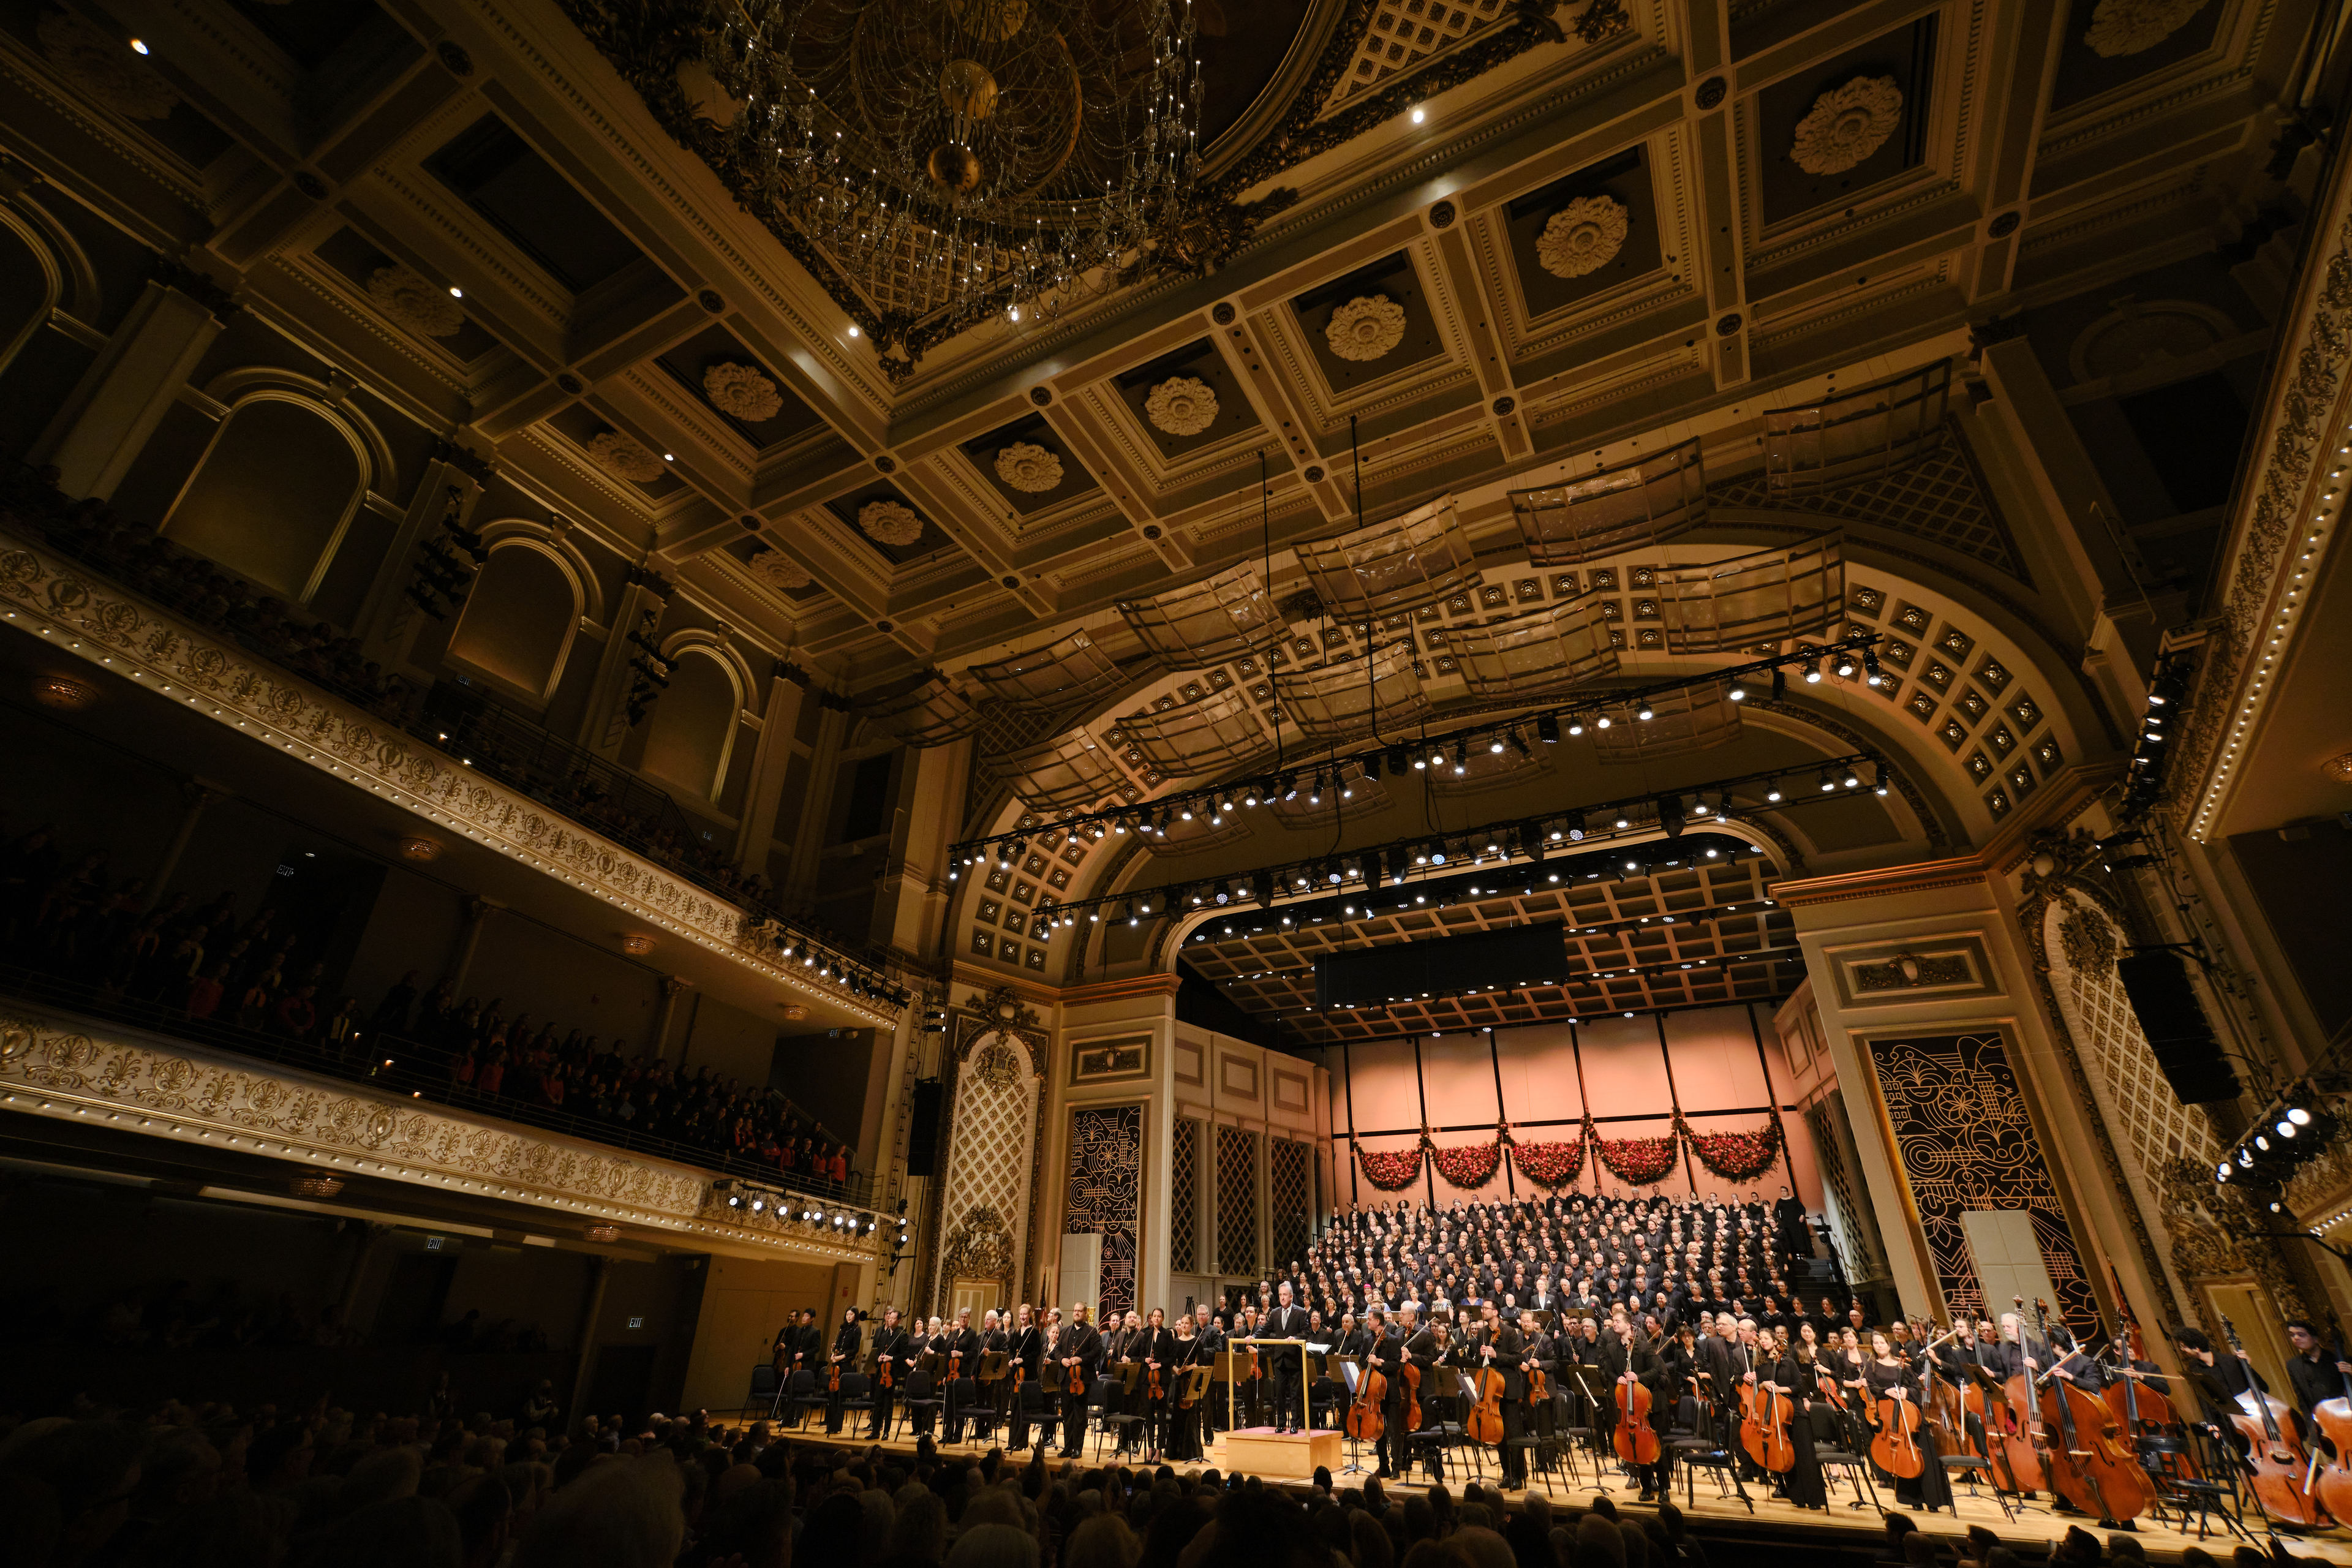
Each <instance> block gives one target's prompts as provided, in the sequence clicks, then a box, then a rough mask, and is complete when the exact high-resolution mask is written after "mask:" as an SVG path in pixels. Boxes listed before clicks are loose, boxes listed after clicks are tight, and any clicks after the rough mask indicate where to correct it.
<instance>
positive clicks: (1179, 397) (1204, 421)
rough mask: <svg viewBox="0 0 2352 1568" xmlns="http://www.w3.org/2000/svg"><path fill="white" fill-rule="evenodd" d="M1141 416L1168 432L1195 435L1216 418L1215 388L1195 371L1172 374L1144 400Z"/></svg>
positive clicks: (1213, 422) (1157, 427) (1211, 423)
mask: <svg viewBox="0 0 2352 1568" xmlns="http://www.w3.org/2000/svg"><path fill="white" fill-rule="evenodd" d="M1143 416H1144V417H1145V418H1147V419H1149V420H1150V421H1151V423H1152V426H1153V427H1154V428H1156V429H1159V430H1162V431H1165V432H1166V433H1167V434H1169V435H1171V436H1198V435H1199V434H1200V433H1201V432H1202V431H1203V430H1206V429H1207V428H1208V427H1209V426H1212V425H1214V424H1215V423H1216V422H1217V393H1216V389H1215V388H1214V387H1213V386H1211V385H1210V384H1208V383H1207V382H1205V381H1202V379H1201V378H1200V377H1199V376H1196V375H1171V376H1170V377H1169V378H1168V379H1167V380H1166V381H1163V382H1161V383H1160V384H1159V385H1157V386H1155V387H1153V388H1152V389H1151V395H1150V396H1149V397H1146V398H1145V399H1144V400H1143Z"/></svg>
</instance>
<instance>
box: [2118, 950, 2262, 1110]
mask: <svg viewBox="0 0 2352 1568" xmlns="http://www.w3.org/2000/svg"><path fill="white" fill-rule="evenodd" d="M2116 977H2117V978H2118V979H2120V980H2121V981H2122V982H2123V983H2124V990H2125V992H2126V994H2128V995H2129V996H2130V997H2131V1005H2132V1011H2133V1012H2134V1013H2135V1014H2137V1016H2138V1017H2139V1027H2140V1032H2141V1033H2142V1034H2144V1035H2146V1036H2147V1045H2148V1049H2149V1050H2151V1051H2153V1052H2155V1053H2156V1065H2157V1066H2158V1068H2161V1069H2162V1070H2163V1073H2164V1081H2165V1082H2167V1083H2168V1084H2170V1085H2171V1086H2172V1092H2173V1093H2174V1094H2176V1095H2178V1096H2179V1099H2180V1103H2181V1104H2183V1105H2204V1104H2208V1103H2210V1102H2211V1101H2213V1100H2235V1099H2237V1098H2238V1096H2239V1095H2240V1094H2241V1093H2242V1092H2243V1091H2242V1089H2240V1087H2239V1084H2238V1074H2237V1070H2236V1069H2235V1068H2231V1066H2230V1064H2229V1062H2228V1061H2227V1060H2226V1059H2224V1058H2223V1057H2222V1055H2221V1041H2219V1040H2217V1039H2215V1038H2214V1037H2213V1029H2212V1026H2210V1025H2209V1024H2208V1023H2206V1021H2205V1009H2204V1007H2203V1006H2202V1005H2200V1004H2199V1002H2198V1000H2197V993H2196V991H2195V990H2194V989H2193V988H2192V987H2191V986H2190V985H2189V970H2188V967H2187V965H2185V964H2184V963H2182V962H2181V958H2180V954H2179V953H2177V952H2132V953H2126V954H2125V955H2124V956H2123V957H2122V958H2120V959H2118V960H2116Z"/></svg>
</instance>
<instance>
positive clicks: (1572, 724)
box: [1568, 719, 1584, 735]
mask: <svg viewBox="0 0 2352 1568" xmlns="http://www.w3.org/2000/svg"><path fill="white" fill-rule="evenodd" d="M1568 732H1569V733H1570V734H1571V735H1581V734H1583V733H1584V721H1583V720H1581V719H1570V721H1568Z"/></svg>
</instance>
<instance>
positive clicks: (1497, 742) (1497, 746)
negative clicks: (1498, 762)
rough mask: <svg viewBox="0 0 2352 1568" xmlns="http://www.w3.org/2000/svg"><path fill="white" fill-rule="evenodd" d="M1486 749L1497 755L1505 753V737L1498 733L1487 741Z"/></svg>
mask: <svg viewBox="0 0 2352 1568" xmlns="http://www.w3.org/2000/svg"><path fill="white" fill-rule="evenodd" d="M1486 750H1487V751H1489V752H1493V753H1494V754H1495V755H1496V756H1501V755H1502V754H1503V737H1501V736H1500V735H1497V736H1496V737H1495V738H1494V739H1493V740H1491V741H1489V742H1486Z"/></svg>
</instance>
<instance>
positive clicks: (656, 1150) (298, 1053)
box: [0, 965, 873, 1206]
mask: <svg viewBox="0 0 2352 1568" xmlns="http://www.w3.org/2000/svg"><path fill="white" fill-rule="evenodd" d="M0 996H7V997H14V998H16V999H17V1000H19V1001H23V1002H26V1003H32V1004H37V1005H42V1006H47V1007H53V1008H63V1009H65V1010H67V1011H69V1012H72V1013H76V1014H79V1015H80V1016H84V1017H87V1018H92V1019H99V1020H102V1021H105V1022H108V1023H114V1024H121V1025H125V1026H129V1027H131V1028H135V1029H142V1030H144V1031H146V1032H147V1033H149V1034H152V1035H161V1036H164V1037H168V1038H171V1039H175V1040H184V1041H185V1042H187V1043H188V1044H190V1045H195V1046H205V1047H210V1048H212V1049H215V1050H221V1051H227V1052H230V1053H232V1054H234V1055H236V1056H240V1057H247V1058H254V1059H256V1060H259V1061H266V1062H274V1063H277V1064H278V1065H279V1066H281V1067H289V1068H298V1069H299V1070H301V1071H303V1072H308V1073H316V1074H320V1075H323V1076H325V1077H329V1078H335V1079H345V1080H348V1081H350V1082H352V1083H355V1084H359V1085H362V1086H364V1087H366V1088H369V1089H377V1090H379V1091H381V1092H383V1093H385V1094H387V1095H398V1096H407V1097H415V1098H422V1099H425V1100H432V1101H434V1102H436V1104H440V1105H443V1106H446V1107H448V1108H449V1109H451V1110H457V1111H460V1112H466V1113H471V1114H473V1115H477V1116H488V1117H496V1118H497V1119H498V1120H499V1121H512V1122H518V1123H520V1124H522V1125H524V1126H528V1127H536V1128H539V1129H541V1131H548V1132H554V1133H560V1134H562V1136H564V1137H567V1138H575V1139H578V1140H580V1141H581V1142H588V1143H601V1144H604V1146H606V1147H608V1148H613V1149H620V1150H625V1151H627V1152H631V1153H635V1154H644V1155H646V1156H648V1157H649V1158H652V1159H656V1160H664V1161H667V1162H669V1163H672V1164H677V1165H686V1166H690V1167H692V1168H693V1169H695V1170H699V1171H708V1172H710V1173H714V1174H717V1175H725V1176H734V1177H739V1178H741V1179H744V1180H749V1181H756V1182H758V1183H760V1184H762V1185H764V1186H772V1187H781V1188H783V1189H785V1190H786V1191H789V1192H797V1193H803V1194H808V1195H809V1196H811V1197H818V1198H823V1199H824V1200H825V1201H827V1202H833V1203H840V1202H846V1203H849V1204H854V1205H861V1206H866V1205H869V1200H870V1198H871V1196H872V1193H873V1178H872V1177H871V1176H869V1175H867V1174H866V1173H863V1172H858V1171H853V1172H851V1173H849V1179H848V1180H847V1181H846V1182H843V1183H835V1182H831V1181H819V1180H816V1179H814V1178H813V1177H811V1176H809V1175H808V1174H806V1173H800V1172H793V1171H786V1170H784V1169H783V1168H782V1166H781V1165H779V1164H776V1163H772V1162H769V1161H766V1160H758V1159H747V1158H745V1157H743V1156H742V1155H740V1154H737V1153H735V1152H731V1151H728V1150H721V1149H714V1148H710V1147H708V1146H706V1145H703V1144H698V1143H687V1142H679V1141H678V1140H677V1139H673V1138H666V1137H663V1136H661V1135H659V1134H657V1133H652V1132H647V1131H643V1130H642V1129H639V1128H635V1127H630V1126H627V1125H625V1124H616V1123H614V1122H613V1121H606V1120H604V1119H603V1118H601V1117H593V1116H585V1115H582V1114H580V1113H578V1112H575V1111H570V1110H563V1109H562V1108H561V1107H558V1106H552V1105H548V1104H545V1103H543V1102H541V1101H537V1100H525V1099H522V1098H520V1096H516V1095H509V1094H486V1093H482V1092H480V1091H478V1090H475V1089H467V1088H465V1087H463V1086H460V1085H458V1084H457V1082H456V1081H455V1080H454V1079H453V1077H452V1072H451V1069H452V1068H454V1067H455V1065H456V1062H457V1053H456V1052H454V1051H452V1050H450V1049H449V1048H447V1047H442V1046H434V1045H428V1044H426V1043H425V1042H423V1041H418V1040H411V1039H404V1038H402V1037H398V1036H394V1035H390V1034H384V1033H381V1032H374V1031H362V1033H360V1034H358V1035H356V1036H354V1037H352V1039H350V1040H348V1041H344V1042H342V1043H341V1044H334V1043H326V1042H320V1041H316V1040H304V1039H298V1038H296V1037H292V1036H290V1035H285V1034H280V1033H277V1032H275V1031H272V1030H268V1029H249V1028H246V1027H244V1026H241V1025H237V1024H233V1023H224V1022H221V1021H219V1020H216V1019H212V1018H194V1017H190V1016H188V1014H187V1013H186V1012H184V1011H183V1010H182V1009H181V1008H179V1007H176V1006H173V1005H169V1004H167V1003H160V1002H148V1001H142V1000H141V999H139V998H137V997H133V996H128V995H125V994H122V993H121V992H118V991H113V990H110V989H108V988H107V987H104V986H99V985H91V984H87V983H85V982H82V981H78V980H67V979H62V978H60V977H58V975H56V974H54V973H49V972H47V971H43V970H33V969H21V968H16V967H14V966H8V965H0ZM670 1092H675V1090H670ZM768 1092H770V1093H771V1094H772V1093H773V1091H772V1090H770V1091H768ZM776 1098H777V1099H778V1100H780V1101H781V1102H782V1104H783V1105H785V1106H787V1107H789V1106H790V1105H791V1102H790V1101H789V1100H782V1097H781V1096H777V1097H776Z"/></svg>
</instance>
